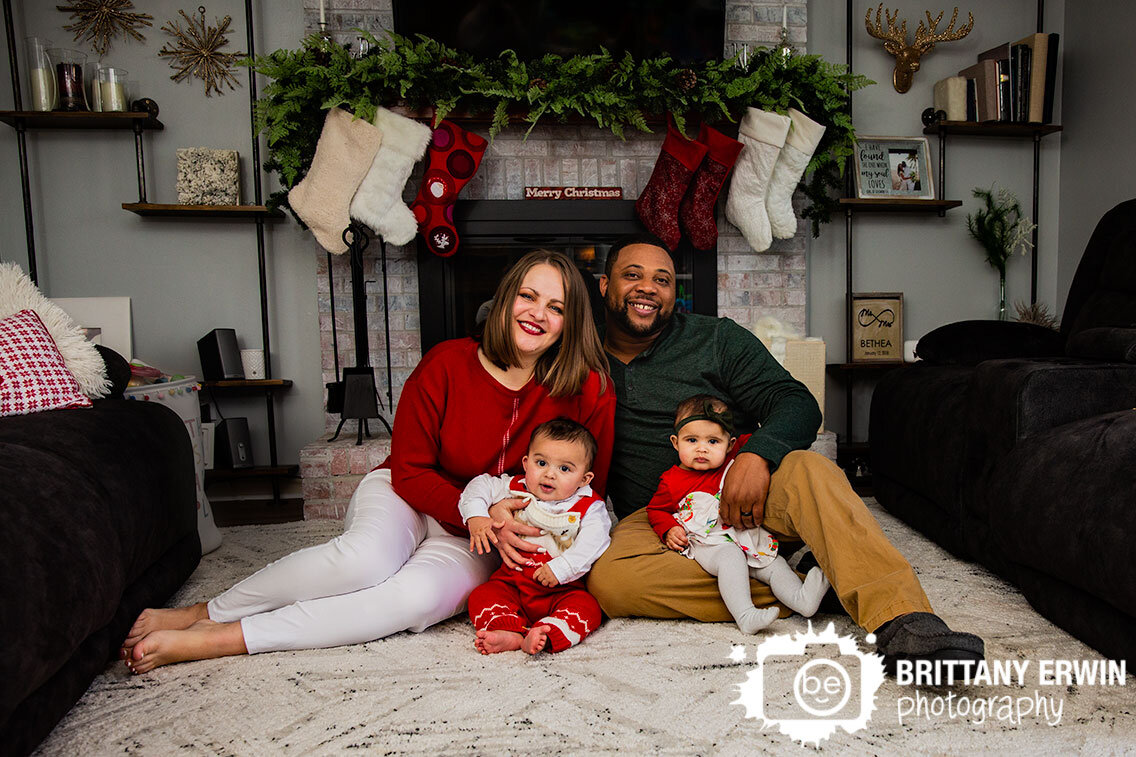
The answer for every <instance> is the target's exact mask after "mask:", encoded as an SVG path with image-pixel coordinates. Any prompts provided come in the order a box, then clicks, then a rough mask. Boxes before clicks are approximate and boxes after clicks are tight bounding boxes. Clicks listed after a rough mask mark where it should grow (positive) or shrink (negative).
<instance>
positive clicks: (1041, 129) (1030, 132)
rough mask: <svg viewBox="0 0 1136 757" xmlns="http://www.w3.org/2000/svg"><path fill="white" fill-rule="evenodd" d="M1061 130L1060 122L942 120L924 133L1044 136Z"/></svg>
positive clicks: (928, 127) (925, 129)
mask: <svg viewBox="0 0 1136 757" xmlns="http://www.w3.org/2000/svg"><path fill="white" fill-rule="evenodd" d="M1059 131H1061V126H1059V125H1058V124H1032V123H1026V124H1022V123H1007V122H1005V121H982V122H977V121H940V122H939V123H937V124H932V125H931V126H927V127H924V129H923V133H924V134H931V135H936V134H958V135H963V136H973V137H1014V138H1017V139H1021V138H1022V137H1033V136H1038V137H1044V136H1045V135H1046V134H1053V133H1055V132H1059Z"/></svg>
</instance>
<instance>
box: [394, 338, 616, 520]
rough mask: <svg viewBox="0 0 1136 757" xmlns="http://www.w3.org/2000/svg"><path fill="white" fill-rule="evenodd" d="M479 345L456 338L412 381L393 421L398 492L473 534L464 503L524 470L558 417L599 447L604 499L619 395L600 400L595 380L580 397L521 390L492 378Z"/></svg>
mask: <svg viewBox="0 0 1136 757" xmlns="http://www.w3.org/2000/svg"><path fill="white" fill-rule="evenodd" d="M477 347H478V343H477V342H476V341H475V340H473V339H452V340H449V341H446V342H442V343H441V344H439V345H438V346H436V347H434V349H432V350H430V351H429V352H428V353H427V354H426V355H425V357H423V358H422V361H421V362H420V363H419V364H418V367H417V368H415V369H414V372H413V373H412V374H411V375H410V378H409V379H407V381H406V384H405V385H404V386H403V388H402V396H401V397H400V398H399V401H398V410H397V411H396V412H395V417H394V435H393V440H392V443H391V454H390V457H388V458H387V460H386V461H385V462H384V463H383V464H382V465H380V466H379V467H380V468H390V470H391V480H392V482H393V484H394V490H395V493H396V494H398V495H399V496H400V497H402V498H403V499H404V500H406V502H407V503H408V504H409V505H410V506H411V507H413V508H414V509H415V510H418V511H419V512H421V513H425V514H427V515H431V516H433V517H434V518H436V519H437V520H438V521H439V522H440V523H441V524H442V525H443V526H444V527H445V529H446V530H447V531H449V532H450V533H452V534H456V535H459V536H464V535H466V534H467V533H468V531H466V529H465V527H464V526H463V525H462V520H461V515H459V514H458V497H459V496H460V495H461V492H462V489H463V488H465V485H466V484H467V483H468V482H469V481H470V479H472V478H473V477H474V476H478V475H481V474H482V473H489V474H491V475H495V476H496V475H500V474H502V473H505V472H510V473H517V472H520V470H521V458H522V457H524V455H525V452H526V451H527V450H528V444H529V437H530V436H532V432H533V429H535V428H536V427H537V426H539V425H540V424H541V423H544V422H545V421H548V420H552V419H553V418H556V417H558V416H564V417H566V418H571V419H572V420H574V421H578V422H579V423H581V424H583V425H584V426H586V427H587V428H588V430H589V431H591V432H592V435H593V436H594V437H595V438H596V443H597V444H598V445H599V451H598V453H597V455H596V461H595V464H594V465H593V467H592V470H593V471H594V473H595V478H594V479H593V480H592V488H593V489H594V490H596V494H597V495H599V496H603V491H604V487H605V484H606V483H607V471H608V465H609V464H610V461H611V447H612V438H613V434H614V419H615V389H614V388H613V387H612V385H611V382H610V380H609V381H608V382H607V388H606V391H604V392H603V394H600V376H599V374H597V373H595V372H593V373H592V374H591V375H589V376H588V378H587V380H586V381H585V383H584V386H583V387H582V389H581V390H580V393H579V394H576V395H574V396H571V397H550V396H549V395H548V390H547V389H546V388H545V387H544V386H543V385H542V384H538V383H536V382H535V381H529V383H528V384H526V385H525V386H524V387H522V388H521V389H518V390H516V391H514V390H511V389H507V388H505V387H504V386H502V385H501V384H499V383H497V381H496V380H495V379H494V378H493V377H492V376H490V375H489V373H488V372H487V371H486V370H485V368H484V366H482V365H481V361H480V360H478V357H477Z"/></svg>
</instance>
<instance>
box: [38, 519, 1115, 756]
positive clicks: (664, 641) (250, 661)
mask: <svg viewBox="0 0 1136 757" xmlns="http://www.w3.org/2000/svg"><path fill="white" fill-rule="evenodd" d="M869 505H870V506H871V507H872V509H873V511H874V512H875V513H876V515H877V517H878V518H879V520H880V522H881V524H882V525H883V527H884V530H885V532H887V534H888V536H889V537H890V538H891V539H892V540H893V542H894V543H895V544H896V545H897V546H898V547H899V548H900V550H901V551H902V552H903V553H904V555H905V556H906V557H907V558H908V559H909V560H910V561H911V562H912V564H913V565H914V566H915V569H916V571H917V572H918V573H919V577H920V579H921V581H922V582H923V584H924V588H925V589H926V591H927V594H928V596H929V597H930V598H931V601H932V603H933V604H934V605H935V607H936V610H937V611H938V612H939V613H940V614H941V615H942V616H943V617H944V618H945V619H946V620H947V622H948V623H949V624H951V625H952V626H953V627H956V628H961V629H965V630H969V631H974V632H976V633H978V634H980V635H981V636H983V637H984V638H985V640H986V645H987V658H988V659H989V660H1013V659H1016V660H1030V661H1032V662H1031V672H1030V674H1029V675H1028V676H1027V681H1026V685H1025V686H1024V687H1022V688H1018V687H1017V686H1015V685H1011V686H955V687H952V688H949V689H933V688H920V689H916V688H914V687H910V686H899V685H897V684H896V683H895V682H894V681H892V680H891V679H889V680H887V681H886V682H885V683H884V685H883V687H882V688H880V690H879V692H878V694H877V707H878V709H877V710H876V712H875V713H874V715H873V716H872V719H871V721H870V722H869V723H868V726H867V728H865V729H864V730H861V731H858V732H856V733H851V734H849V733H846V732H844V731H842V730H838V731H837V732H836V733H835V734H834V735H833V736H832V737H831V738H829V739H828V740H826V741H824V742H822V744H821V748H820V751H823V752H829V753H853V754H904V755H908V754H975V753H997V752H1002V753H1006V754H1015V755H1017V754H1038V755H1041V754H1045V755H1052V754H1054V753H1058V754H1078V753H1079V754H1094V755H1102V754H1136V717H1134V714H1133V712H1134V708H1136V683H1133V681H1132V677H1131V675H1129V677H1128V683H1127V685H1126V686H1123V687H1116V686H1114V687H1101V686H1079V687H1077V686H1073V687H1064V686H1061V687H1057V686H1050V687H1043V688H1039V687H1038V686H1037V685H1036V676H1035V672H1036V666H1037V664H1038V663H1037V661H1038V660H1041V659H1058V658H1061V659H1097V658H1099V657H1100V656H1099V655H1098V654H1097V653H1096V652H1094V651H1093V650H1092V649H1090V648H1088V647H1086V646H1085V645H1083V644H1081V643H1080V642H1078V641H1076V640H1075V639H1073V638H1072V637H1070V636H1069V635H1068V634H1066V633H1065V632H1063V631H1061V630H1059V629H1058V628H1056V627H1055V626H1053V625H1052V624H1051V623H1049V622H1048V621H1046V620H1044V619H1043V618H1041V617H1040V616H1039V615H1038V614H1037V613H1036V612H1034V611H1033V610H1032V609H1031V608H1030V607H1029V605H1028V604H1027V603H1026V602H1025V600H1023V599H1022V598H1021V596H1020V595H1018V593H1017V592H1016V591H1015V590H1014V589H1013V588H1011V587H1010V586H1009V585H1007V584H1006V583H1004V582H1003V581H1001V580H1000V579H998V578H997V577H995V576H993V575H991V574H990V573H988V572H987V571H985V570H984V569H982V568H980V567H978V566H975V565H971V564H966V563H960V562H959V561H958V560H956V559H955V558H953V557H951V556H950V555H949V554H947V553H946V552H944V551H943V550H941V549H939V548H938V547H937V546H935V545H934V544H932V543H931V542H929V541H927V540H926V539H923V538H922V537H920V536H918V535H917V534H915V533H914V532H912V531H911V530H910V529H908V528H907V527H906V526H904V525H902V524H901V523H899V522H898V521H896V520H895V519H894V518H892V517H891V516H889V515H888V514H887V513H885V512H883V511H882V510H880V509H879V508H878V506H876V505H875V503H874V502H872V501H871V500H869ZM339 527H340V526H339V523H337V522H332V521H311V522H302V523H289V524H283V525H272V526H246V527H238V528H228V529H223V532H224V539H225V541H224V544H223V545H222V546H221V548H220V549H219V550H217V551H216V552H214V553H212V554H209V555H206V556H205V557H204V558H203V559H202V562H201V566H200V567H199V568H198V570H197V571H196V572H195V573H194V574H193V576H192V577H191V578H190V580H189V581H188V582H187V583H186V585H185V586H184V587H183V589H182V590H181V591H180V592H179V594H178V595H177V596H176V597H174V599H173V602H172V604H184V603H188V602H195V601H201V600H204V599H208V598H209V597H211V596H213V595H215V594H217V593H218V592H220V591H222V590H224V589H225V588H226V587H228V586H229V585H230V584H232V583H233V582H234V581H236V580H238V579H240V578H242V577H244V576H246V575H248V574H249V573H251V572H253V571H254V570H256V569H258V568H260V567H262V566H263V565H264V564H265V563H267V562H270V561H272V560H274V559H276V558H278V557H280V556H282V555H284V554H286V553H288V552H290V551H292V550H294V549H297V548H299V547H302V546H307V545H310V544H313V543H317V542H318V541H321V540H325V539H328V538H331V537H332V536H335V535H336V534H337V533H338V532H339ZM829 622H834V623H835V625H836V631H837V632H838V633H839V634H853V633H854V632H855V629H854V626H853V625H852V623H851V621H850V620H849V619H848V618H847V617H846V616H839V617H838V616H831V615H819V616H817V617H816V618H814V625H817V626H820V627H823V626H825V625H827V624H828V623H829ZM805 628H806V621H805V620H803V619H802V618H800V617H797V616H794V617H790V618H786V619H783V620H780V621H777V622H776V623H774V625H773V626H772V628H771V629H770V630H769V631H767V632H766V633H765V635H758V636H754V637H746V636H744V635H743V634H741V633H740V632H739V631H738V630H737V628H736V627H735V626H733V624H725V623H718V624H702V623H697V622H694V621H658V620H644V619H617V620H613V621H609V622H607V623H606V624H605V625H604V626H603V627H602V628H601V629H600V630H599V631H597V632H596V633H595V634H594V635H592V636H591V637H590V638H589V639H588V640H587V641H585V642H584V643H583V644H582V645H580V646H579V647H576V648H575V649H570V650H568V651H566V652H564V653H561V654H559V655H544V656H541V657H536V658H533V657H529V656H527V655H524V654H522V653H520V652H516V653H508V654H501V655H495V656H490V657H484V656H482V655H480V654H477V652H476V651H475V650H474V649H473V645H472V638H473V630H472V627H471V626H470V624H469V622H468V620H467V619H465V618H464V617H459V618H455V619H452V620H450V621H448V622H446V623H443V624H441V625H439V626H436V627H434V628H432V629H429V630H428V631H426V632H425V633H422V634H412V633H403V634H398V635H396V636H393V637H391V638H388V639H385V640H382V641H376V642H371V643H369V644H363V645H358V646H352V647H344V648H338V649H328V650H313V651H305V652H281V653H273V654H263V655H256V656H250V657H241V658H228V659H224V660H208V661H202V662H194V663H186V664H180V665H172V666H169V667H165V668H159V669H158V670H156V671H154V672H152V673H150V674H149V675H144V676H137V677H135V676H130V675H129V674H128V673H127V672H126V670H125V668H124V667H123V666H122V665H120V664H115V665H111V666H108V668H107V669H106V671H104V672H103V674H102V675H100V676H99V677H98V678H97V679H96V680H95V681H94V683H93V684H92V685H91V687H90V689H89V690H88V691H87V693H86V695H85V696H84V697H83V698H82V699H81V700H80V701H79V703H78V704H77V705H76V706H75V707H74V708H73V709H72V711H71V712H70V713H69V714H68V715H67V717H66V718H65V719H64V720H63V721H62V722H61V723H60V724H59V725H58V726H57V727H56V729H55V730H54V731H53V732H52V734H51V735H50V736H49V737H48V739H47V740H46V741H45V742H44V743H43V744H42V745H41V747H40V752H41V753H42V754H51V755H55V754H83V755H101V754H121V753H123V752H131V753H137V754H173V753H178V754H186V755H194V754H226V755H229V754H236V755H245V754H250V755H251V754H256V755H261V754H277V753H283V754H329V753H342V752H345V751H353V750H365V751H367V752H376V753H393V754H429V755H434V754H439V753H447V754H448V753H458V752H464V753H469V752H475V753H488V754H533V753H561V752H563V753H570V754H581V753H584V754H595V753H607V752H614V751H617V750H618V751H624V752H627V751H631V752H632V753H645V752H653V753H661V754H692V753H697V754H709V753H714V754H727V755H733V754H737V755H741V754H752V753H754V752H762V753H764V752H769V753H790V754H795V753H797V752H798V751H801V750H802V747H800V746H798V744H797V743H796V742H794V741H792V740H791V739H790V738H789V737H788V736H786V735H784V734H782V733H779V732H778V731H777V730H776V729H767V730H762V728H761V722H762V721H761V720H760V719H747V718H745V717H744V714H745V711H744V709H743V708H742V707H741V706H739V705H731V702H732V701H734V700H735V699H737V697H738V693H737V692H738V684H740V683H742V682H743V681H745V680H746V673H747V672H748V671H750V670H752V669H753V668H754V664H753V652H754V650H755V648H756V646H757V645H758V644H759V643H760V642H761V641H762V640H763V639H764V638H766V637H767V636H768V634H770V633H778V634H783V633H790V632H794V631H803V630H805ZM856 637H857V638H861V636H860V634H858V633H857V634H856ZM733 645H746V648H747V650H748V657H747V658H746V661H745V662H742V663H738V662H734V661H732V660H731V659H730V658H729V655H730V653H731V651H732V649H733ZM771 686H776V687H778V690H779V691H785V692H788V691H790V690H791V686H792V681H791V680H788V679H787V678H786V679H785V680H777V681H773V682H767V685H766V692H767V696H768V695H769V692H770V691H771V688H770V687H771ZM916 691H919V692H922V693H923V694H924V695H926V696H928V697H934V696H938V695H942V696H946V695H947V694H950V693H954V694H955V696H956V697H960V696H967V697H971V698H976V697H1002V696H1005V695H1010V696H1013V697H1019V696H1034V693H1035V691H1036V692H1037V693H1040V694H1041V695H1043V696H1052V697H1055V698H1056V699H1060V700H1062V706H1063V711H1062V719H1061V722H1060V723H1059V724H1058V725H1056V726H1049V725H1046V724H1045V723H1044V720H1041V721H1039V720H1037V719H1032V718H1027V719H1024V720H1023V721H1022V722H1020V723H1007V722H1000V721H995V720H989V719H988V720H987V721H986V722H985V723H983V724H981V725H978V724H974V723H972V722H971V721H970V720H968V719H966V718H956V719H954V720H952V719H949V718H948V717H947V716H946V715H942V716H939V717H931V718H924V717H920V718H918V719H915V720H909V721H908V722H905V723H904V724H902V725H901V724H900V722H899V718H898V715H897V699H898V698H899V697H903V696H911V695H913V694H914V693H915V692H916ZM810 749H811V747H810Z"/></svg>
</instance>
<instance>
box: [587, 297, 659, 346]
mask: <svg viewBox="0 0 1136 757" xmlns="http://www.w3.org/2000/svg"><path fill="white" fill-rule="evenodd" d="M655 304H656V305H659V308H658V310H656V311H655V317H654V319H652V320H651V321H650V322H649V323H647V324H646V325H644V326H639V325H636V324H634V323H632V321H631V315H630V314H629V312H628V310H629V309H630V307H631V306H630V305H628V304H627V300H626V299H624V300H623V301H622V302H619V301H617V300H615V298H614V297H613V296H612V295H610V294H609V295H608V296H607V297H605V298H604V309H605V310H607V317H608V318H609V319H612V320H614V321H615V322H616V323H618V324H619V327H620V328H621V329H623V330H624V331H625V332H627V333H628V334H630V335H632V336H638V337H644V336H651V335H652V334H658V333H659V332H660V331H662V330H663V329H665V328H666V327H667V324H668V323H670V320H671V316H672V315H674V311H673V310H672V311H670V312H669V313H663V308H662V305H661V304H659V303H657V302H656V303H655Z"/></svg>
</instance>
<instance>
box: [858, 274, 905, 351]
mask: <svg viewBox="0 0 1136 757" xmlns="http://www.w3.org/2000/svg"><path fill="white" fill-rule="evenodd" d="M868 361H887V362H903V294H902V293H899V292H859V293H856V294H853V295H852V362H854V363H858V362H868Z"/></svg>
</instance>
